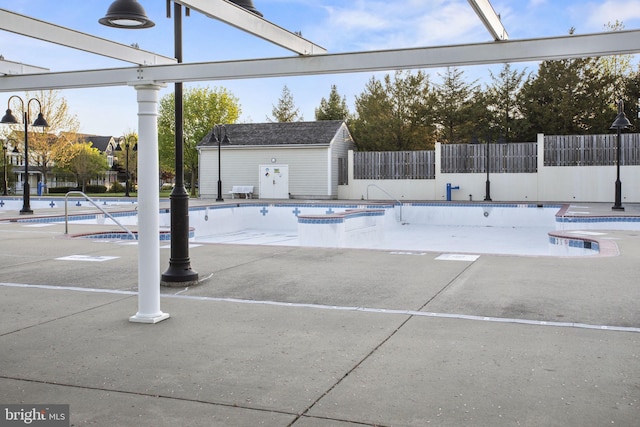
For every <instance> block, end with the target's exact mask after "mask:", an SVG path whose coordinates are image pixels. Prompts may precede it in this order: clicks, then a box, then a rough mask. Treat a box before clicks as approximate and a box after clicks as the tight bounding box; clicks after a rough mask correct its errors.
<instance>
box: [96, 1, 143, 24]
mask: <svg viewBox="0 0 640 427" xmlns="http://www.w3.org/2000/svg"><path fill="white" fill-rule="evenodd" d="M98 22H99V23H101V24H102V25H106V26H107V27H114V28H128V29H138V28H151V27H153V26H154V25H155V24H154V22H153V21H152V20H151V19H149V17H148V16H147V14H146V12H145V11H144V9H143V7H142V6H141V5H140V3H138V2H137V1H136V0H116V1H114V2H113V3H111V6H109V9H108V10H107V14H106V15H105V16H104V18H101V19H99V20H98Z"/></svg>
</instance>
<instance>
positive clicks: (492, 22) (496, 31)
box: [468, 0, 509, 41]
mask: <svg viewBox="0 0 640 427" xmlns="http://www.w3.org/2000/svg"><path fill="white" fill-rule="evenodd" d="M468 1H469V4H470V5H471V7H472V8H473V10H474V11H475V12H476V14H477V15H478V17H479V18H480V20H481V21H482V23H483V24H484V26H485V27H487V30H489V32H490V33H491V36H492V37H493V39H494V40H495V41H503V40H508V39H509V34H507V30H506V29H505V28H504V26H503V25H502V22H501V21H500V16H498V14H497V13H496V11H495V10H493V6H491V3H489V0H468Z"/></svg>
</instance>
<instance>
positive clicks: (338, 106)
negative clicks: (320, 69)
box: [315, 85, 349, 120]
mask: <svg viewBox="0 0 640 427" xmlns="http://www.w3.org/2000/svg"><path fill="white" fill-rule="evenodd" d="M315 116H316V120H347V118H348V117H349V108H348V107H347V99H346V98H345V97H342V98H340V95H339V94H338V88H337V87H336V85H331V93H329V100H326V99H325V98H322V100H320V106H319V107H318V108H316V110H315Z"/></svg>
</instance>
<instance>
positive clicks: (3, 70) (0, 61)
mask: <svg viewBox="0 0 640 427" xmlns="http://www.w3.org/2000/svg"><path fill="white" fill-rule="evenodd" d="M47 71H49V69H48V68H43V67H37V66H35V65H27V64H23V63H21V62H14V61H7V60H6V59H4V58H3V57H2V56H0V74H33V73H46V72H47Z"/></svg>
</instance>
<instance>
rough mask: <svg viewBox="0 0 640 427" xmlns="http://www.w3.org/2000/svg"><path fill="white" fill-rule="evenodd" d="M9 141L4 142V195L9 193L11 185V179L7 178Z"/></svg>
mask: <svg viewBox="0 0 640 427" xmlns="http://www.w3.org/2000/svg"><path fill="white" fill-rule="evenodd" d="M7 143H8V141H7V142H5V143H4V144H2V165H3V168H2V176H3V180H4V181H3V182H4V190H3V191H2V195H3V196H8V195H9V193H7V186H8V185H9V181H8V180H7V148H8V147H7Z"/></svg>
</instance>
